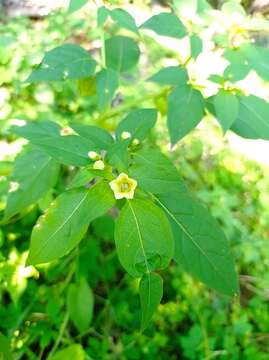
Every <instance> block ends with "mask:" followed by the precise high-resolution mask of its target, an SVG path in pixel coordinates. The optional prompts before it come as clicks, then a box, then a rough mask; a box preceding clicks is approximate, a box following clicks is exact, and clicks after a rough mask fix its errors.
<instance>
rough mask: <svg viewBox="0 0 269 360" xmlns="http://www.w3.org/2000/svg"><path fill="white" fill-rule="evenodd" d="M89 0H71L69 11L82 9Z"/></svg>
mask: <svg viewBox="0 0 269 360" xmlns="http://www.w3.org/2000/svg"><path fill="white" fill-rule="evenodd" d="M87 2H88V0H70V2H69V7H68V12H69V13H73V12H75V11H77V10H79V9H81V8H82V7H83V6H84V5H86V4H87Z"/></svg>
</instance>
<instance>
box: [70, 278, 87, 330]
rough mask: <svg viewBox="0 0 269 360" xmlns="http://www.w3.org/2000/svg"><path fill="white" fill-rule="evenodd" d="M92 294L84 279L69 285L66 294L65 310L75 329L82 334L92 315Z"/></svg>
mask: <svg viewBox="0 0 269 360" xmlns="http://www.w3.org/2000/svg"><path fill="white" fill-rule="evenodd" d="M93 301H94V299H93V293H92V290H91V288H90V287H89V285H88V283H87V281H86V280H85V279H84V278H81V279H79V282H78V283H76V284H71V285H70V286H69V288H68V294H67V309H68V312H69V316H70V319H71V320H72V321H73V323H74V324H75V326H76V328H77V329H78V330H79V331H80V332H83V331H85V330H87V329H88V327H89V325H90V323H91V321H92V314H93Z"/></svg>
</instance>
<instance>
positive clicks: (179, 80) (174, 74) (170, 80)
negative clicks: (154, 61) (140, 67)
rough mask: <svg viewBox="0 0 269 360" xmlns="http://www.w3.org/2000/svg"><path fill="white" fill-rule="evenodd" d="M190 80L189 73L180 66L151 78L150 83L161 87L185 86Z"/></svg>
mask: <svg viewBox="0 0 269 360" xmlns="http://www.w3.org/2000/svg"><path fill="white" fill-rule="evenodd" d="M187 80H188V75H187V71H186V70H185V69H183V68H181V67H179V66H169V67H166V68H163V69H161V70H160V71H158V72H157V73H156V74H154V75H153V76H151V77H150V78H149V79H148V81H152V82H156V83H157V84H160V85H175V86H177V85H183V84H186V82H187Z"/></svg>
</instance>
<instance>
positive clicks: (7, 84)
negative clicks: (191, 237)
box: [0, 1, 269, 360]
mask: <svg viewBox="0 0 269 360" xmlns="http://www.w3.org/2000/svg"><path fill="white" fill-rule="evenodd" d="M110 3H112V2H110ZM113 3H115V4H118V3H119V2H118V1H115V2H113ZM120 5H122V4H120ZM135 5H136V7H138V8H141V9H142V10H143V11H144V9H146V10H145V11H151V9H150V6H148V5H147V4H146V3H145V2H143V1H141V2H139V1H138V2H135ZM156 6H160V5H156ZM92 9H94V8H91V11H89V12H86V14H80V13H79V14H77V13H75V14H72V15H69V14H67V13H66V12H65V11H64V10H62V11H58V12H54V13H51V14H50V15H48V16H46V17H44V18H36V19H29V18H27V17H16V18H6V17H5V16H2V18H0V19H1V20H0V212H1V213H0V214H2V212H3V209H4V207H5V199H6V194H7V191H8V175H9V174H10V172H11V171H12V167H13V160H14V158H15V156H16V154H17V153H18V152H19V151H20V149H21V148H22V146H23V144H24V143H25V141H24V140H22V139H17V138H15V137H14V135H11V134H10V133H9V127H10V125H12V124H17V123H19V122H20V121H21V120H36V119H39V120H40V119H47V120H53V121H58V122H60V123H68V121H69V120H70V119H76V120H77V121H81V122H85V123H94V116H93V115H92V114H93V109H94V106H95V99H94V97H90V96H86V97H83V96H81V95H80V92H79V88H78V86H77V84H76V83H74V82H64V83H63V82H61V83H40V84H32V85H27V84H26V83H24V80H25V79H26V78H27V76H28V75H29V73H30V72H31V69H32V68H33V66H34V65H36V64H38V63H39V62H40V60H41V59H42V57H43V55H44V51H45V50H48V49H51V48H53V47H55V46H57V45H60V44H62V43H63V42H64V41H66V40H68V41H72V42H78V43H80V44H81V45H83V46H84V47H85V48H87V49H88V50H89V51H91V52H92V53H93V55H95V54H96V48H97V47H98V40H96V39H97V38H98V36H99V33H98V31H97V30H96V26H95V14H94V11H93V10H92ZM142 10H141V11H142ZM145 42H146V44H148V46H149V47H150V49H151V52H150V54H149V59H150V60H148V61H147V62H145V65H144V66H141V69H140V73H138V70H135V72H134V73H132V74H131V75H130V76H131V78H128V79H126V82H127V81H128V82H129V83H130V81H131V82H134V83H135V82H136V78H137V77H139V76H142V75H143V78H145V77H147V75H149V74H152V73H153V72H154V71H156V69H158V67H159V66H160V64H161V60H160V58H162V57H165V58H167V59H169V57H171V51H169V50H167V49H166V50H165V49H163V50H160V47H159V46H158V44H157V43H155V41H154V39H152V38H146V39H145ZM145 48H146V46H145ZM141 72H142V75H141ZM143 91H146V90H145V89H144V87H143V84H141V85H140V84H138V85H137V86H134V87H131V86H125V83H124V81H123V83H122V84H121V88H120V90H119V92H118V94H117V98H116V101H115V105H117V102H119V103H120V102H121V101H122V99H123V100H124V101H126V100H127V101H129V100H130V99H133V98H136V97H139V96H140V97H141V95H142V96H143ZM162 101H163V99H162V98H160V99H157V100H156V105H157V106H158V107H159V109H160V110H162V107H163V106H164V105H163V102H162ZM145 104H146V103H145ZM211 120H212V119H206V121H205V124H204V125H203V126H202V127H200V128H199V129H198V130H196V131H194V132H192V133H191V134H190V135H189V136H187V137H186V138H185V139H184V140H183V141H181V142H180V144H179V145H178V146H177V147H176V149H175V150H174V151H173V152H172V153H170V155H169V156H170V157H171V158H172V159H173V160H174V161H175V163H176V165H177V166H178V168H179V171H180V173H181V175H182V176H183V177H184V179H185V181H186V182H187V184H188V185H189V187H190V188H191V189H192V190H193V191H194V193H195V194H196V196H198V197H199V198H200V199H201V201H202V202H203V203H204V204H206V205H207V206H208V207H209V209H210V211H211V213H212V214H213V216H215V217H216V218H217V220H218V221H219V223H220V225H221V226H222V228H223V230H224V231H225V233H226V234H227V237H228V239H229V241H230V245H231V247H232V250H233V253H234V256H235V259H236V264H237V270H238V272H239V273H240V285H241V296H240V298H238V299H234V300H233V301H231V300H230V299H228V298H225V297H223V296H221V295H219V294H216V293H215V292H214V291H211V290H210V289H208V288H206V287H205V286H203V285H202V284H201V283H199V282H197V281H195V280H194V279H192V278H191V277H190V276H188V275H187V274H186V273H183V272H182V271H181V269H180V268H178V267H176V266H175V265H172V266H171V267H170V268H169V270H167V271H165V272H163V274H162V276H163V277H164V284H165V288H164V298H163V300H162V304H161V305H160V306H159V308H158V312H157V313H156V314H155V316H154V321H153V323H152V325H151V326H150V327H149V328H148V329H147V330H146V331H145V333H144V334H141V333H140V332H139V316H140V305H139V297H138V284H137V283H136V281H134V280H133V279H131V277H130V276H128V275H126V274H125V273H124V272H123V271H122V268H121V266H120V264H119V262H118V259H117V255H116V252H115V248H114V242H113V228H114V219H113V217H111V216H106V217H103V218H100V219H98V220H96V221H95V222H94V223H93V224H92V225H91V228H90V231H89V232H88V234H87V236H86V238H85V239H84V240H83V243H82V246H81V252H80V255H79V259H78V266H77V267H76V268H74V266H73V265H72V261H71V260H72V257H70V256H69V257H68V256H67V257H66V258H64V259H62V260H61V261H58V262H54V263H52V264H50V265H46V266H41V267H38V269H35V268H33V267H25V266H24V263H25V259H26V256H27V250H28V247H29V236H30V233H31V228H32V226H33V225H34V223H35V221H36V218H37V217H38V215H39V214H40V212H42V211H43V210H44V209H45V208H46V206H47V204H48V203H49V202H50V201H51V199H52V198H53V197H54V196H55V195H57V194H58V193H60V192H61V191H62V190H63V189H64V188H65V185H66V183H67V181H68V179H69V178H70V176H71V175H70V174H72V170H73V169H72V168H68V167H65V168H62V170H61V176H60V180H59V182H58V184H57V186H56V189H55V190H54V191H53V192H50V193H49V194H47V195H46V197H44V198H43V199H42V200H41V201H39V204H38V206H32V207H31V208H30V209H27V210H26V211H25V214H23V215H24V216H23V217H21V218H19V219H18V220H17V221H16V222H11V223H9V224H7V225H4V226H3V225H2V226H1V225H0V226H1V228H0V304H1V305H0V332H2V333H3V334H4V335H5V336H7V337H8V338H9V339H10V341H11V346H12V349H13V353H14V359H30V360H32V359H46V356H47V354H48V351H49V349H50V348H51V347H52V346H53V343H54V342H55V341H57V338H58V336H59V332H60V331H61V326H62V323H63V321H64V319H65V315H66V313H65V312H66V310H65V296H66V295H65V290H66V286H67V284H68V279H69V278H70V276H72V275H73V274H74V273H76V272H79V273H80V274H81V273H82V274H85V275H86V276H87V278H88V281H89V284H90V286H91V287H92V289H93V291H94V295H95V311H94V319H93V322H92V326H91V328H90V329H89V330H88V331H87V332H86V333H85V334H79V333H77V331H76V330H75V328H73V327H72V326H69V327H68V328H66V329H65V332H64V334H63V337H62V345H63V346H64V345H68V344H72V343H74V342H75V343H80V344H82V346H83V348H84V350H85V352H86V354H87V358H88V359H123V360H124V359H130V360H131V359H148V360H151V359H155V360H156V359H169V360H170V359H199V360H202V359H207V360H208V359H229V360H237V359H246V360H260V359H261V360H266V359H269V272H268V266H269V256H268V254H269V241H268V235H269V168H268V165H269V161H268V164H262V163H258V162H257V161H255V160H251V159H249V158H248V157H247V156H246V155H244V154H243V153H244V151H240V146H241V145H240V144H241V143H239V146H237V149H239V151H237V150H235V149H234V147H233V146H231V145H230V144H231V141H230V140H231V138H230V135H229V134H228V136H225V137H223V135H222V133H221V130H220V128H219V127H218V126H217V124H216V122H214V121H213V122H212V121H211ZM118 121H119V119H118V118H117V117H115V118H113V119H112V121H108V122H107V123H106V126H107V128H109V129H110V128H112V129H113V128H114V126H115V124H116V123H117V122H118ZM166 131H167V130H166V128H165V126H164V121H163V120H160V121H159V123H158V129H157V131H156V132H155V133H154V134H152V137H153V139H152V141H157V143H158V144H159V145H160V146H161V147H162V149H163V151H164V152H168V151H169V144H168V136H167V133H166ZM232 143H233V142H232ZM252 144H254V143H253V142H252ZM256 144H257V146H258V143H256ZM254 146H256V145H254ZM268 149H269V148H267V150H268ZM267 154H268V153H267ZM267 158H268V156H267ZM0 344H1V339H0ZM4 359H5V358H4ZM78 359H79V358H78ZM74 360H76V359H74Z"/></svg>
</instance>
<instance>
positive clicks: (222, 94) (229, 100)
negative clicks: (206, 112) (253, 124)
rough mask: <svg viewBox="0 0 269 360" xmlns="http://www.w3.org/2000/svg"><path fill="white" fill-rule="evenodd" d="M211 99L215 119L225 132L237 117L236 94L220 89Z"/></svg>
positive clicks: (237, 104)
mask: <svg viewBox="0 0 269 360" xmlns="http://www.w3.org/2000/svg"><path fill="white" fill-rule="evenodd" d="M213 101H214V107H215V112H216V116H217V120H218V121H219V123H220V125H221V127H222V129H223V131H224V133H225V132H226V131H227V130H229V129H230V127H231V126H232V124H233V123H234V122H235V120H236V119H237V116H238V112H239V101H238V99H237V96H236V95H233V94H232V93H231V92H229V91H225V90H222V89H221V90H220V91H219V92H218V93H217V95H215V96H213Z"/></svg>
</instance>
